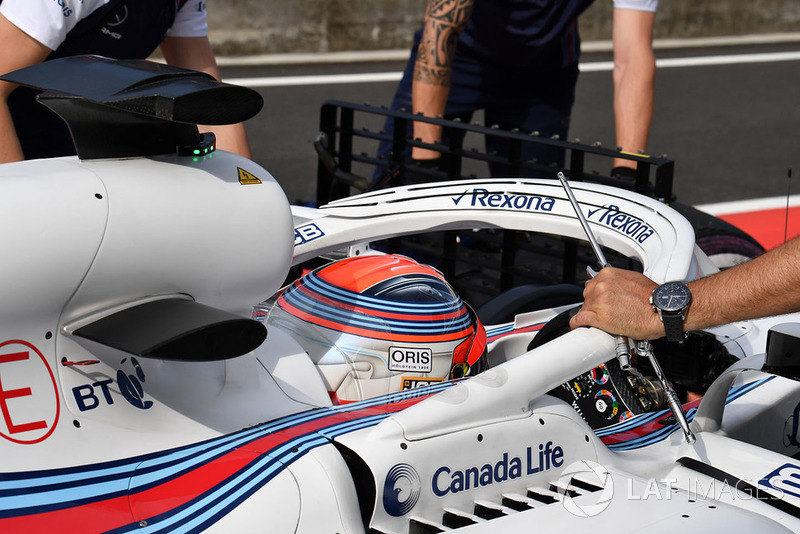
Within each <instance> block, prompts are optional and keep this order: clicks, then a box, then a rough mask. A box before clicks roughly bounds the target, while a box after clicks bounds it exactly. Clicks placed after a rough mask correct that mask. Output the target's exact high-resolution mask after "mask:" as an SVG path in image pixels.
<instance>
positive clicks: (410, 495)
mask: <svg viewBox="0 0 800 534" xmlns="http://www.w3.org/2000/svg"><path fill="white" fill-rule="evenodd" d="M421 491H422V484H421V483H420V479H419V475H418V474H417V471H416V470H415V469H414V468H413V467H411V466H410V465H408V464H397V465H395V466H394V467H392V468H391V469H389V472H388V473H387V474H386V481H385V482H384V483H383V508H384V510H386V513H387V514H389V515H391V516H393V517H401V516H404V515H406V514H407V513H408V512H410V511H411V509H412V508H414V505H416V504H417V501H418V500H419V495H420V492H421Z"/></svg>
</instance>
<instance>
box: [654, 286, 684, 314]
mask: <svg viewBox="0 0 800 534" xmlns="http://www.w3.org/2000/svg"><path fill="white" fill-rule="evenodd" d="M691 300H692V294H691V293H690V292H689V288H688V287H686V284H684V283H682V282H667V283H666V284H662V285H660V286H658V287H657V288H656V290H655V291H653V305H654V306H656V307H657V308H659V309H660V310H662V311H666V312H676V311H679V310H682V309H684V308H686V307H687V306H688V305H689V302H690V301H691Z"/></svg>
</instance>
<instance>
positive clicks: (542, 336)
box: [528, 305, 581, 351]
mask: <svg viewBox="0 0 800 534" xmlns="http://www.w3.org/2000/svg"><path fill="white" fill-rule="evenodd" d="M580 309H581V305H578V306H574V307H572V308H568V309H566V310H564V311H562V312H561V313H559V314H558V315H556V316H555V317H553V318H552V319H550V320H549V321H547V323H546V324H545V325H544V326H543V327H542V329H541V330H539V332H537V333H536V336H535V337H534V338H533V339H532V340H531V342H530V343H529V344H528V350H529V351H530V350H533V349H535V348H537V347H541V346H542V345H544V344H545V343H547V342H548V341H552V340H554V339H555V338H557V337H559V336H563V335H564V334H566V333H567V332H569V331H570V327H569V321H570V319H572V318H573V317H575V315H576V314H577V313H578V311H579V310H580Z"/></svg>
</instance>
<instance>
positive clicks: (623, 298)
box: [570, 237, 800, 339]
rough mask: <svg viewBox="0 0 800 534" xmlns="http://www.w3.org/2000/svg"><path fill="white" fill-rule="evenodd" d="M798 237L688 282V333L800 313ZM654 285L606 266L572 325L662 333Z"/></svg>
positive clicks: (637, 335) (649, 335) (640, 334)
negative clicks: (654, 306) (653, 300)
mask: <svg viewBox="0 0 800 534" xmlns="http://www.w3.org/2000/svg"><path fill="white" fill-rule="evenodd" d="M798 265H800V237H798V238H794V239H792V240H791V241H789V242H788V243H785V244H783V245H781V246H780V247H777V248H775V249H773V250H771V251H769V252H767V253H765V254H763V255H761V256H759V257H757V258H755V259H752V260H750V261H748V262H747V263H743V264H741V265H737V266H736V267H731V268H730V269H727V270H725V271H721V272H719V273H717V274H714V275H712V276H709V277H706V278H701V279H699V280H695V281H693V282H690V283H689V284H688V286H689V289H690V290H691V292H692V303H691V305H690V306H689V310H688V311H687V313H686V319H685V321H684V329H685V330H687V331H688V330H698V329H701V328H708V327H711V326H717V325H721V324H728V323H732V322H735V321H743V320H747V319H756V318H759V317H768V316H773V315H780V314H783V313H791V312H796V311H800V267H798ZM655 288H656V283H655V282H653V281H652V280H650V279H649V278H647V277H645V276H644V275H642V274H639V273H636V272H633V271H626V270H622V269H615V268H613V267H606V268H605V269H602V270H601V271H600V273H599V274H598V275H597V276H596V277H595V278H593V279H591V280H589V281H588V282H586V288H585V290H584V293H583V295H584V299H585V300H584V303H583V307H582V308H581V310H580V311H579V312H578V314H577V315H576V316H575V317H573V318H572V321H570V326H571V327H572V328H576V327H578V326H595V327H597V328H600V329H601V330H605V331H606V332H609V333H612V334H619V335H623V336H628V337H631V338H634V339H655V338H658V337H661V336H663V335H664V325H663V323H662V322H661V319H660V318H659V315H658V313H657V312H655V311H653V309H652V307H651V305H650V303H649V298H650V295H651V294H652V292H653V289H655Z"/></svg>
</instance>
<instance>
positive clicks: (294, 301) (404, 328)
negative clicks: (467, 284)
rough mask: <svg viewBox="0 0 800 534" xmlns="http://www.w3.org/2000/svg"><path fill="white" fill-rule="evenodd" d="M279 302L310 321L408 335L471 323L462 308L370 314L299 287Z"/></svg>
mask: <svg viewBox="0 0 800 534" xmlns="http://www.w3.org/2000/svg"><path fill="white" fill-rule="evenodd" d="M279 305H280V306H281V307H282V308H293V309H294V310H296V313H297V314H298V316H300V314H302V316H303V317H304V318H306V319H307V320H310V321H314V319H316V318H319V319H320V320H324V321H327V322H329V323H334V324H337V325H345V326H354V327H359V328H364V329H374V330H377V331H378V332H386V331H389V332H397V333H402V334H407V335H424V336H428V335H435V334H440V333H447V332H453V331H458V332H461V331H463V330H464V329H465V328H467V327H469V326H470V320H469V314H468V313H467V312H466V310H465V309H464V310H463V313H461V314H460V316H458V317H456V316H454V315H453V314H451V315H449V316H447V315H425V316H418V317H414V318H406V319H404V318H402V317H398V318H391V317H385V316H373V315H370V314H369V312H367V311H362V313H361V314H353V311H360V310H358V309H355V310H354V309H352V308H351V309H343V308H342V307H341V306H336V305H333V306H331V305H328V304H327V303H326V302H324V301H320V300H315V299H313V298H312V297H310V296H306V295H303V294H302V291H298V292H296V293H292V294H291V295H286V298H284V299H283V300H279ZM405 317H409V316H405ZM314 322H316V321H314Z"/></svg>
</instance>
